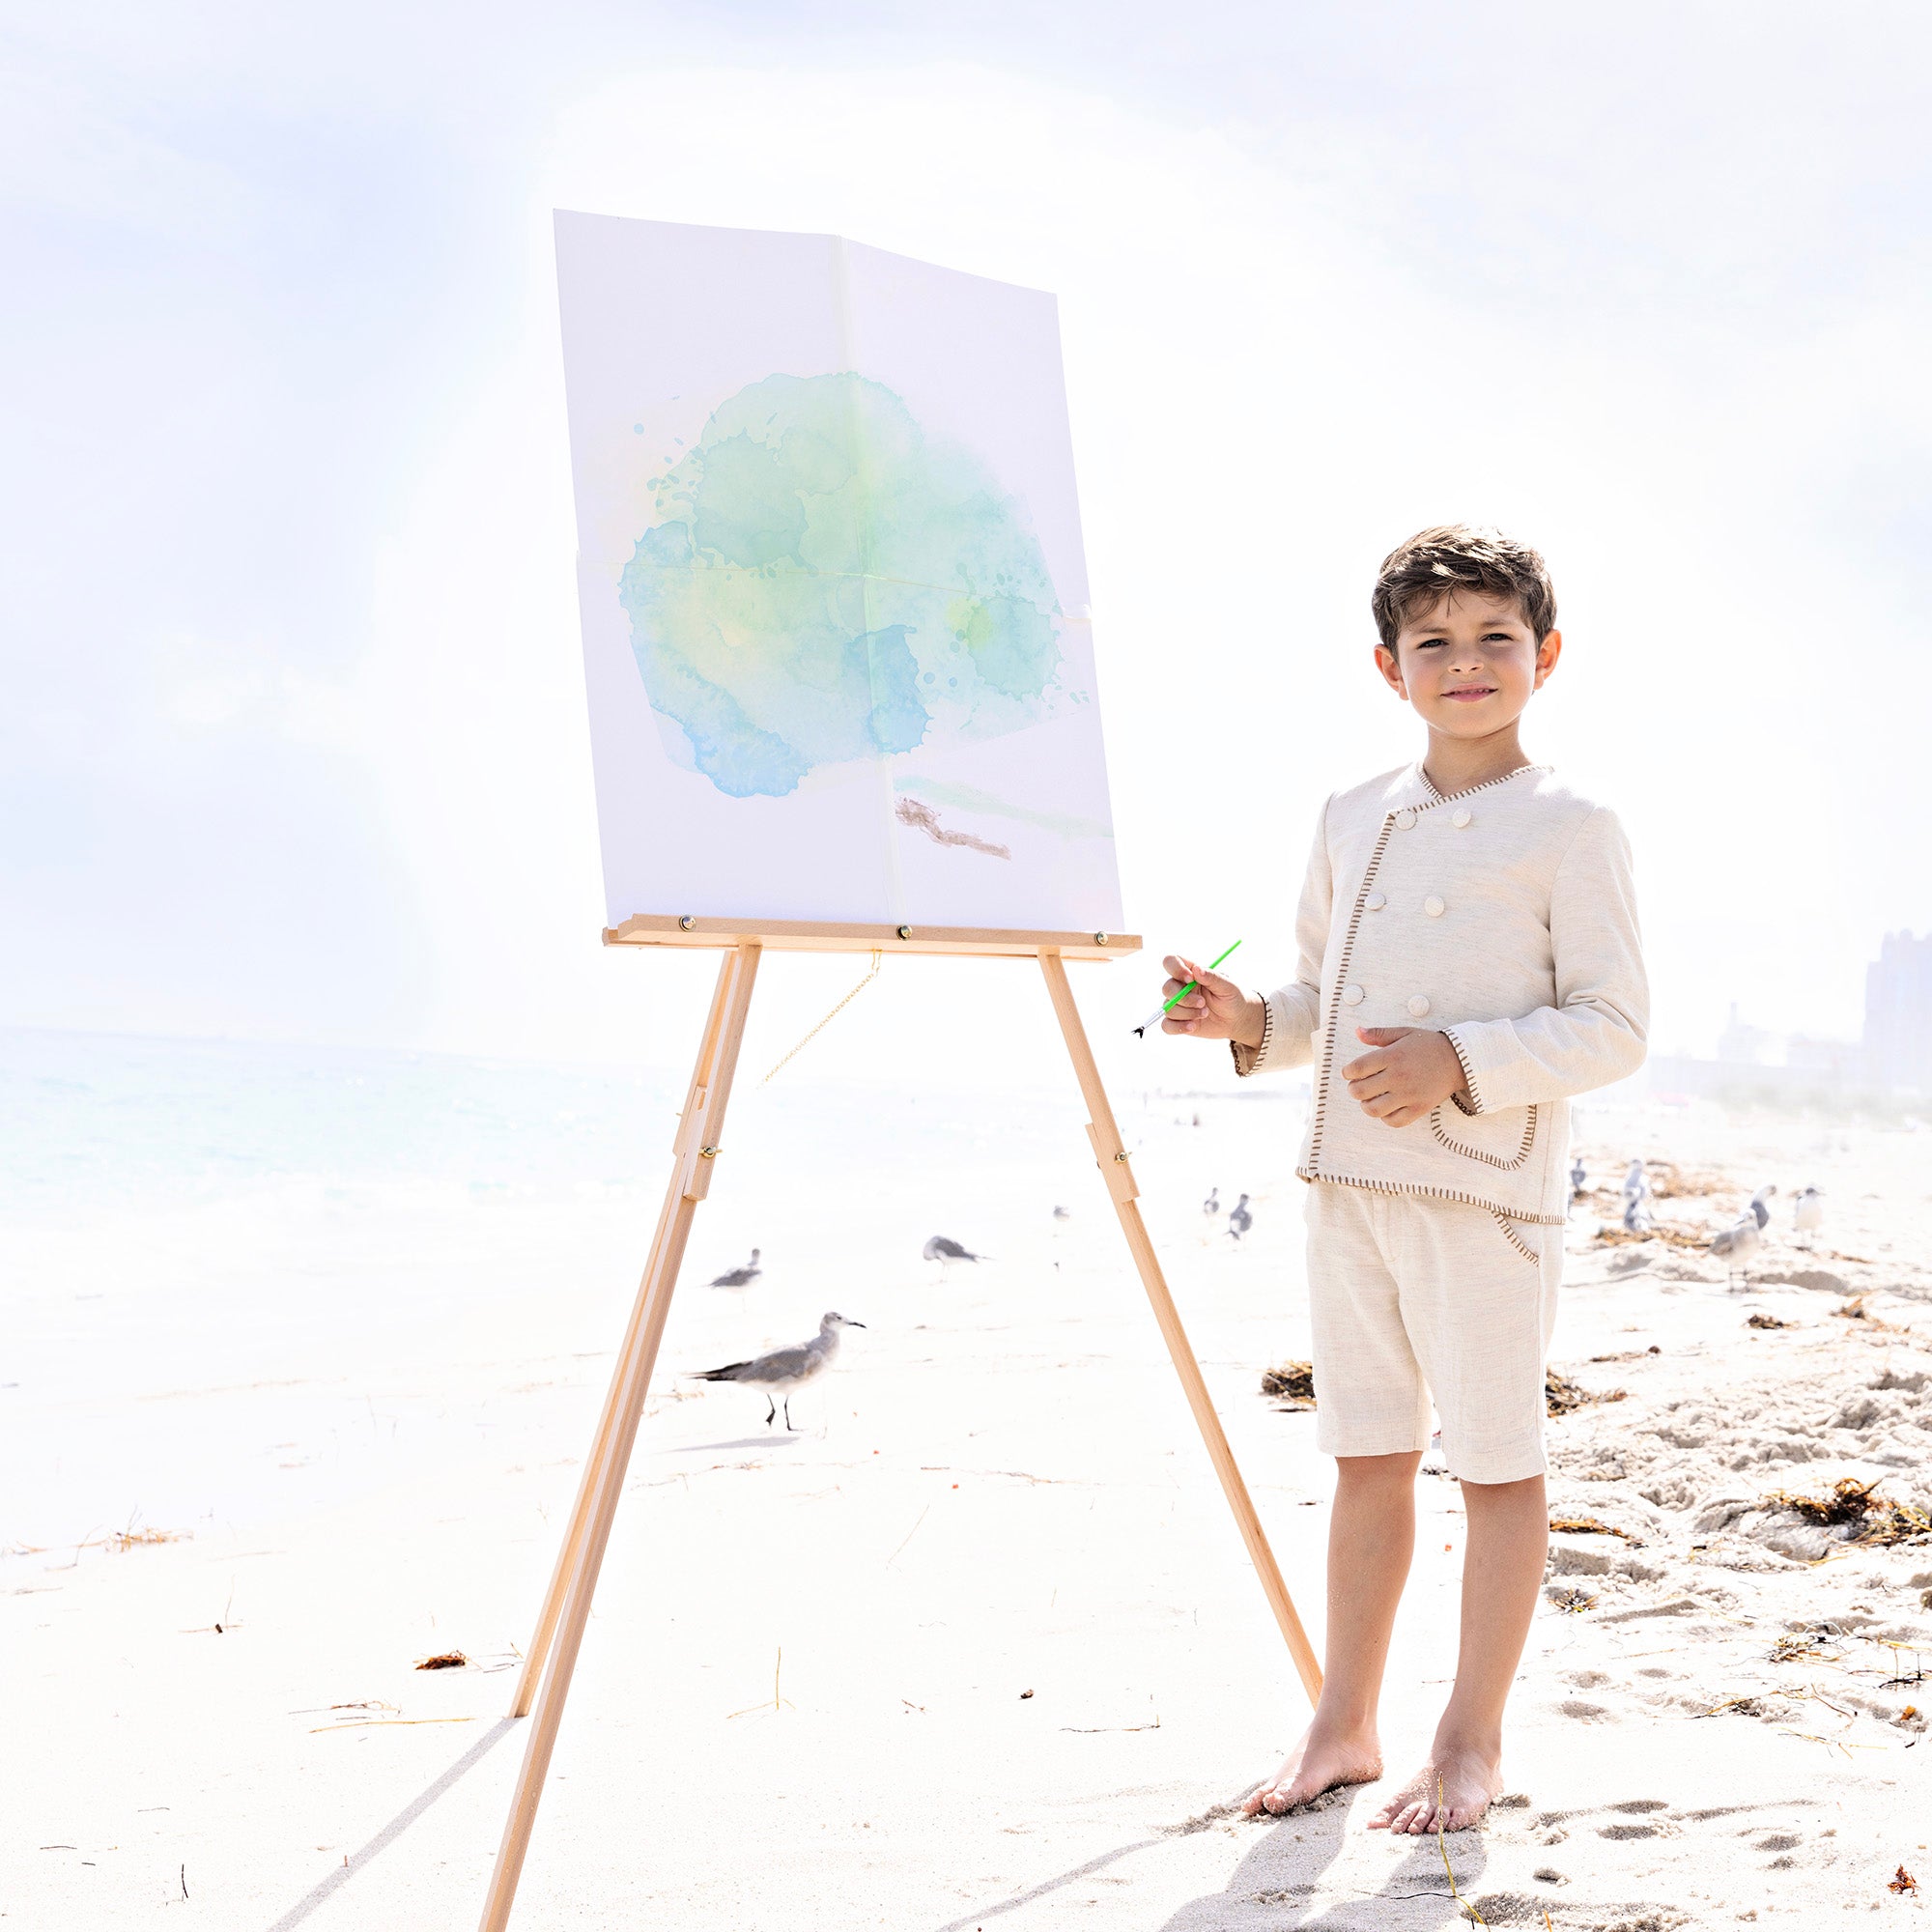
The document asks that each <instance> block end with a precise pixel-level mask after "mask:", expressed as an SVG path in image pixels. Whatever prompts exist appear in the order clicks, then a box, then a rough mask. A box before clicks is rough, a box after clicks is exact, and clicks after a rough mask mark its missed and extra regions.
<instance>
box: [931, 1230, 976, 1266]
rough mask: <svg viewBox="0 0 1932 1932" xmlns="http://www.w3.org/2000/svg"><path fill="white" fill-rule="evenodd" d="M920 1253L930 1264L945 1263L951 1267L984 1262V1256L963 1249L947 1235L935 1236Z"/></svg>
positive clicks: (969, 1249) (968, 1249)
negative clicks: (959, 1264) (960, 1263)
mask: <svg viewBox="0 0 1932 1932" xmlns="http://www.w3.org/2000/svg"><path fill="white" fill-rule="evenodd" d="M920 1252H921V1253H922V1254H923V1256H924V1257H925V1259H926V1260H927V1261H929V1262H944V1263H946V1264H947V1265H948V1266H949V1267H950V1266H951V1265H952V1264H953V1263H954V1262H982V1261H984V1260H985V1259H986V1257H985V1256H984V1255H976V1254H975V1253H974V1252H973V1250H972V1249H971V1248H962V1247H961V1246H960V1245H959V1243H958V1242H957V1241H955V1240H953V1239H952V1237H951V1236H947V1235H935V1236H933V1237H932V1239H931V1240H929V1241H928V1242H926V1244H925V1246H924V1247H923V1249H921V1250H920Z"/></svg>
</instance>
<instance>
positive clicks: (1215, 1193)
mask: <svg viewBox="0 0 1932 1932" xmlns="http://www.w3.org/2000/svg"><path fill="white" fill-rule="evenodd" d="M1201 1211H1202V1213H1204V1214H1218V1213H1219V1212H1220V1211H1221V1190H1220V1189H1219V1188H1218V1187H1210V1188H1209V1189H1208V1198H1207V1200H1205V1201H1204V1202H1202V1204H1201Z"/></svg>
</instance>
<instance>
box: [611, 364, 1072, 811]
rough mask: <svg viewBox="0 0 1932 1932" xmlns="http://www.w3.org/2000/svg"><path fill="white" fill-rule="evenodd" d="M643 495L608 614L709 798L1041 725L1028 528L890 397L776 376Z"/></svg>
mask: <svg viewBox="0 0 1932 1932" xmlns="http://www.w3.org/2000/svg"><path fill="white" fill-rule="evenodd" d="M651 488H652V491H653V494H654V497H655V510H656V521H655V522H654V523H653V524H652V526H651V527H650V528H648V529H647V530H645V531H644V533H643V534H642V536H640V537H639V539H638V543H637V547H636V549H635V551H634V552H633V554H632V556H631V560H630V562H629V563H628V564H627V565H626V566H625V567H624V571H623V574H622V577H621V579H620V581H619V585H618V596H619V600H620V602H621V603H622V605H623V607H624V610H625V611H626V612H627V613H628V614H629V617H630V620H631V647H632V651H633V653H634V655H635V656H636V658H637V662H638V669H639V673H640V674H641V676H642V678H643V682H644V689H645V692H646V694H647V695H648V696H649V698H650V701H651V704H652V706H653V707H654V708H655V709H656V710H657V712H658V713H659V714H660V716H661V717H662V718H664V719H666V720H668V721H669V722H670V723H671V724H674V725H676V726H677V738H678V741H679V742H677V743H675V744H674V745H673V749H674V750H676V751H678V752H679V753H688V755H689V759H690V761H691V763H692V764H693V765H695V767H696V770H698V771H700V772H702V773H703V774H704V775H705V776H706V777H707V778H709V779H710V780H711V781H712V782H713V783H714V784H715V785H716V786H717V787H718V788H719V790H720V791H723V792H725V793H727V794H729V795H730V796H732V797H734V798H753V797H781V796H783V795H784V794H785V793H787V792H790V791H793V790H795V789H796V788H797V786H798V784H799V782H800V781H801V780H802V779H804V778H805V777H806V775H807V774H808V773H810V772H812V771H814V770H816V769H818V768H819V767H820V766H823V765H833V764H839V763H843V762H846V761H848V760H851V759H854V758H868V757H879V756H890V755H894V754H896V753H905V752H910V751H914V750H916V749H918V748H920V747H934V746H940V745H946V744H958V743H965V742H969V741H971V740H974V739H980V738H989V737H997V736H1001V735H1003V734H1005V733H1007V732H1009V731H1016V730H1021V729H1023V728H1025V727H1026V726H1027V725H1032V724H1034V723H1037V721H1038V719H1039V718H1040V717H1041V716H1042V715H1043V714H1044V709H1045V706H1046V704H1047V702H1048V698H1049V694H1050V692H1051V689H1052V687H1053V684H1054V679H1055V676H1056V674H1057V672H1058V671H1059V669H1060V667H1061V662H1062V659H1061V651H1060V642H1059V636H1060V623H1061V611H1060V605H1059V600H1058V598H1057V597H1056V595H1055V592H1054V587H1053V581H1052V579H1051V577H1050V576H1049V575H1048V572H1047V568H1046V559H1045V556H1044V554H1042V552H1041V550H1040V546H1039V540H1038V538H1037V536H1036V535H1035V534H1034V531H1033V528H1032V525H1031V523H1030V522H1029V520H1028V518H1027V515H1026V511H1025V508H1024V506H1023V505H1022V504H1021V503H1019V502H1018V501H1017V500H1016V499H1015V498H1014V497H1011V496H1010V495H1009V494H1008V493H1007V492H1005V491H1003V490H1002V489H1001V488H1000V487H999V485H998V483H997V481H996V480H995V479H994V478H993V476H992V475H991V473H990V472H989V471H988V470H987V469H986V468H985V466H984V464H983V463H981V462H980V459H979V458H978V457H977V456H976V455H974V454H973V453H972V452H971V451H970V450H968V449H966V448H964V447H963V446H962V445H960V444H958V443H955V442H952V441H950V440H946V439H943V438H940V437H936V436H928V435H927V434H926V433H925V432H924V431H923V429H922V428H921V427H920V425H919V423H918V422H917V421H916V420H915V419H914V417H913V414H912V412H911V411H910V410H908V409H907V407H906V405H905V403H904V402H903V401H902V400H901V399H900V398H899V397H898V396H896V395H895V394H894V393H893V391H892V390H890V389H888V388H886V387H885V386H884V385H883V384H878V383H874V382H870V381H868V380H867V379H866V378H865V377H862V376H855V375H837V376H810V377H798V376H770V377H767V378H766V379H765V380H764V381H763V382H759V383H754V384H752V385H751V386H750V387H748V388H745V389H741V390H740V391H739V392H738V393H737V394H736V395H735V396H733V397H731V398H730V400H729V401H727V402H725V403H724V404H723V405H721V406H720V407H719V409H718V410H717V411H716V412H715V413H714V414H713V415H712V417H711V419H710V421H709V422H707V423H706V424H705V426H704V431H703V434H702V435H701V436H700V437H699V438H698V440H697V441H696V444H695V446H693V447H692V448H691V449H690V450H688V451H687V452H686V454H685V455H684V456H683V457H682V458H681V459H680V460H679V461H678V462H677V463H676V464H675V465H674V466H672V467H671V468H670V469H668V471H667V472H666V473H665V474H664V475H663V476H660V477H657V478H654V479H653V481H652V484H651Z"/></svg>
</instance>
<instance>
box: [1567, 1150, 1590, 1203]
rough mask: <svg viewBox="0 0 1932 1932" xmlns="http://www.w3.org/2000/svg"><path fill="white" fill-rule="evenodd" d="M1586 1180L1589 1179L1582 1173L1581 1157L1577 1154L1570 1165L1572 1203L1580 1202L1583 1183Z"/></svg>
mask: <svg viewBox="0 0 1932 1932" xmlns="http://www.w3.org/2000/svg"><path fill="white" fill-rule="evenodd" d="M1586 1179H1589V1177H1588V1176H1587V1175H1586V1174H1585V1173H1584V1172H1583V1156H1582V1155H1581V1154H1580V1153H1579V1154H1578V1155H1577V1158H1576V1159H1575V1160H1573V1161H1572V1162H1571V1163H1570V1198H1571V1200H1572V1201H1580V1200H1582V1198H1583V1182H1584V1181H1585V1180H1586Z"/></svg>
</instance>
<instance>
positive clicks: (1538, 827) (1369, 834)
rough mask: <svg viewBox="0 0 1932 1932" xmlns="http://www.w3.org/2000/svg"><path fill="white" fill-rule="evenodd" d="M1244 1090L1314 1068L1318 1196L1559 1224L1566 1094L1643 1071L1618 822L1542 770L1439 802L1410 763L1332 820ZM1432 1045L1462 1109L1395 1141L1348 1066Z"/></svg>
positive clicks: (1372, 784) (1249, 1060) (1632, 913)
mask: <svg viewBox="0 0 1932 1932" xmlns="http://www.w3.org/2000/svg"><path fill="white" fill-rule="evenodd" d="M1295 939H1296V942H1297V945H1298V948H1299V952H1300V960H1299V965H1298V969H1297V972H1296V974H1295V977H1294V979H1293V980H1291V981H1290V982H1289V983H1288V984H1287V985H1286V986H1283V987H1281V988H1280V989H1279V990H1278V991H1276V992H1273V993H1270V994H1269V995H1268V996H1267V1004H1268V1019H1267V1037H1266V1038H1265V1040H1264V1043H1263V1045H1262V1047H1261V1048H1260V1049H1259V1050H1256V1049H1251V1048H1248V1047H1242V1046H1236V1049H1235V1065H1236V1067H1237V1068H1238V1069H1239V1070H1240V1071H1241V1072H1242V1073H1244V1074H1247V1073H1259V1072H1263V1071H1269V1070H1272V1069H1274V1068H1276V1067H1292V1066H1303V1065H1309V1064H1310V1063H1311V1062H1312V1063H1313V1065H1314V1069H1315V1072H1314V1090H1313V1095H1312V1100H1311V1105H1310V1108H1309V1121H1308V1136H1307V1139H1306V1140H1305V1141H1304V1143H1303V1145H1302V1151H1301V1158H1300V1160H1299V1162H1298V1163H1297V1164H1296V1167H1295V1172H1296V1173H1297V1174H1299V1175H1300V1177H1301V1178H1302V1179H1304V1180H1330V1181H1338V1182H1340V1183H1342V1184H1343V1185H1345V1186H1349V1187H1373V1188H1381V1189H1385V1190H1388V1191H1392V1192H1395V1193H1400V1194H1428V1195H1435V1196H1438V1197H1440V1198H1442V1199H1444V1200H1449V1201H1466V1202H1471V1203H1473V1204H1474V1205H1476V1206H1477V1207H1482V1208H1491V1209H1492V1210H1493V1211H1494V1212H1496V1213H1498V1214H1501V1215H1504V1216H1505V1217H1508V1218H1513V1219H1515V1220H1519V1221H1529V1222H1543V1223H1547V1224H1548V1225H1552V1226H1554V1225H1558V1224H1560V1223H1561V1222H1562V1221H1563V1219H1564V1217H1565V1211H1566V1209H1567V1207H1568V1200H1569V1195H1568V1189H1569V1180H1568V1176H1567V1174H1566V1172H1565V1169H1566V1165H1567V1162H1568V1156H1569V1142H1570V1108H1569V1101H1570V1096H1571V1095H1572V1094H1582V1093H1586V1092H1587V1091H1588V1090H1589V1089H1590V1088H1592V1087H1602V1086H1604V1085H1605V1084H1606V1083H1607V1082H1609V1081H1612V1080H1620V1079H1622V1078H1623V1077H1624V1076H1625V1075H1626V1074H1630V1073H1634V1072H1635V1070H1636V1069H1637V1067H1638V1066H1640V1065H1642V1064H1643V1055H1644V1035H1645V1029H1646V1028H1647V1026H1648V1024H1649V1016H1650V991H1649V986H1648V983H1647V981H1646V980H1645V978H1644V970H1643V952H1642V948H1641V944H1640V941H1639V939H1638V935H1637V922H1636V900H1635V895H1634V892H1633V890H1632V885H1631V857H1630V846H1629V843H1628V841H1627V840H1626V839H1625V838H1624V835H1623V828H1622V827H1621V826H1619V825H1618V823H1617V820H1616V816H1615V814H1614V813H1613V812H1611V811H1610V810H1608V809H1607V808H1606V807H1605V806H1601V805H1596V804H1594V803H1592V802H1591V801H1590V800H1589V799H1587V798H1583V797H1581V796H1579V795H1578V794H1577V792H1574V791H1572V790H1571V789H1570V787H1569V786H1567V785H1565V784H1563V783H1561V782H1560V781H1558V780H1557V779H1556V778H1555V776H1554V775H1553V774H1552V773H1551V772H1550V770H1549V768H1548V766H1545V765H1530V766H1525V767H1524V768H1523V769H1521V770H1520V771H1516V772H1512V773H1511V774H1510V775H1509V776H1508V777H1507V778H1501V779H1492V780H1491V781H1489V782H1488V783H1487V784H1480V785H1476V786H1474V787H1473V788H1472V789H1470V790H1468V791H1463V792H1457V793H1455V794H1454V795H1452V796H1450V797H1447V798H1445V797H1443V796H1442V795H1441V794H1440V793H1439V792H1437V791H1436V789H1435V786H1434V785H1432V784H1431V783H1430V782H1429V781H1428V780H1427V779H1426V778H1424V777H1423V775H1422V770H1421V767H1420V766H1418V765H1410V766H1408V767H1407V768H1406V769H1405V770H1403V771H1399V772H1389V773H1385V774H1383V775H1382V776H1381V777H1380V778H1376V779H1371V780H1370V781H1369V782H1368V783H1367V784H1364V785H1358V786H1356V787H1355V789H1354V790H1353V791H1346V792H1337V793H1336V794H1335V796H1334V797H1332V798H1331V799H1329V801H1328V803H1327V804H1326V805H1325V806H1324V807H1323V808H1322V810H1321V824H1320V825H1319V827H1318V828H1317V830H1316V835H1315V849H1314V852H1313V853H1312V854H1311V855H1310V857H1309V861H1308V877H1307V881H1306V883H1305V884H1304V885H1303V887H1302V889H1301V906H1300V910H1299V913H1298V914H1297V916H1296V920H1295ZM1396 1026H1411V1027H1414V1026H1426V1027H1435V1028H1436V1029H1438V1030H1439V1031H1440V1032H1442V1033H1443V1034H1444V1035H1446V1036H1447V1037H1448V1039H1449V1042H1450V1044H1451V1045H1452V1046H1454V1047H1455V1049H1456V1055H1457V1058H1458V1059H1459V1060H1461V1061H1462V1063H1463V1074H1464V1075H1465V1076H1466V1077H1465V1087H1464V1091H1465V1093H1466V1094H1467V1095H1468V1098H1467V1100H1466V1101H1465V1100H1464V1098H1463V1095H1462V1094H1458V1095H1457V1096H1456V1097H1455V1100H1454V1102H1453V1104H1452V1103H1445V1104H1444V1105H1442V1106H1440V1107H1437V1108H1436V1109H1435V1112H1434V1113H1432V1114H1431V1115H1430V1116H1429V1118H1428V1119H1427V1120H1422V1121H1416V1122H1411V1123H1410V1124H1409V1125H1408V1126H1406V1127H1388V1126H1384V1125H1383V1124H1382V1122H1379V1121H1377V1120H1373V1119H1371V1118H1370V1117H1369V1116H1368V1115H1367V1114H1365V1113H1363V1112H1362V1110H1361V1108H1360V1107H1358V1106H1357V1105H1356V1104H1355V1102H1354V1101H1353V1100H1351V1099H1350V1097H1349V1089H1348V1086H1347V1083H1346V1082H1345V1081H1344V1080H1343V1079H1342V1077H1341V1072H1340V1069H1341V1068H1342V1067H1343V1066H1345V1065H1348V1063H1349V1062H1350V1060H1352V1059H1353V1058H1354V1057H1355V1056H1356V1054H1358V1053H1361V1052H1364V1051H1366V1049H1365V1048H1364V1047H1363V1046H1362V1045H1361V1043H1360V1041H1358V1040H1357V1039H1356V1037H1355V1029H1356V1028H1357V1027H1396Z"/></svg>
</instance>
